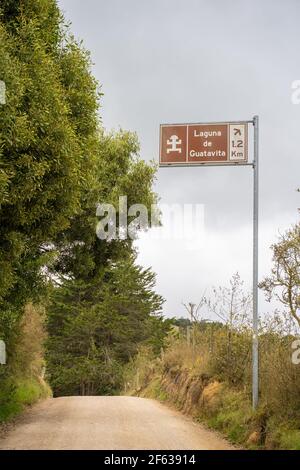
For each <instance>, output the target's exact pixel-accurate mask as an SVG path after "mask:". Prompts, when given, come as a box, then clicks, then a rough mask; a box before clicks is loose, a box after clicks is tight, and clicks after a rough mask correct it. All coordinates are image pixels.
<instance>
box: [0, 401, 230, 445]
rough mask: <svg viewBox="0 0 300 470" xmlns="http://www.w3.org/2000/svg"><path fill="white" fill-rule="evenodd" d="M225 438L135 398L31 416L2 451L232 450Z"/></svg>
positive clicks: (39, 410) (53, 406)
mask: <svg viewBox="0 0 300 470" xmlns="http://www.w3.org/2000/svg"><path fill="white" fill-rule="evenodd" d="M230 448H231V447H230V445H229V444H228V443H227V442H226V441H225V440H223V439H222V438H221V437H219V436H218V435H216V434H215V433H213V432H212V431H209V430H207V429H205V428H204V427H202V426H200V425H198V424H195V423H193V422H192V420H190V419H189V418H186V417H185V416H183V415H181V414H180V413H178V412H177V411H173V410H171V409H169V408H167V407H166V406H164V405H161V404H160V403H158V402H156V401H154V400H148V399H145V398H136V397H66V398H52V399H48V400H45V401H43V402H41V403H39V404H38V405H36V406H34V407H33V408H31V409H30V410H29V411H27V412H26V413H25V414H24V415H23V416H22V418H20V420H19V422H18V424H17V425H16V427H15V428H14V429H12V430H11V431H10V432H9V434H8V435H7V436H6V437H5V438H4V439H1V440H0V449H2V450H4V449H28V450H31V449H34V450H37V449H50V450H52V449H53V450H56V449H57V450H59V449H71V450H73V449H93V450H94V449H96V450H97V449H104V450H118V449H119V450H126V449H129V450H136V449H153V450H161V449H164V450H176V449H182V450H188V449H192V450H196V449H230Z"/></svg>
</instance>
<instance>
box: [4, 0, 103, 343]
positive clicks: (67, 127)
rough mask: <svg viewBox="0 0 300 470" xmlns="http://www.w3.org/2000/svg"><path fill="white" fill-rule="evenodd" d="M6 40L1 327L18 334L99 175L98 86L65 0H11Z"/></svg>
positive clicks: (7, 333)
mask: <svg viewBox="0 0 300 470" xmlns="http://www.w3.org/2000/svg"><path fill="white" fill-rule="evenodd" d="M0 42H1V48H0V80H3V81H4V82H5V84H6V104H5V105H2V106H1V107H0V183H1V188H0V334H1V337H4V339H5V340H6V341H7V342H8V343H9V337H10V333H11V330H12V327H13V326H14V328H15V326H16V322H18V320H19V318H20V315H21V312H22V311H23V307H24V304H25V302H26V301H28V300H29V299H33V300H34V299H35V298H37V297H38V296H39V295H40V293H41V292H42V289H43V285H44V277H43V276H42V267H43V266H44V265H45V264H47V262H48V261H49V246H51V244H52V243H53V242H54V241H55V239H56V237H57V235H58V234H59V233H60V232H61V231H62V230H65V229H66V228H67V227H68V226H69V225H70V220H71V218H72V217H73V216H74V215H75V214H77V213H79V212H80V208H81V195H82V192H84V191H85V190H86V188H87V187H88V186H89V185H90V182H91V180H92V178H93V173H94V154H95V148H96V146H97V142H98V124H97V110H98V98H99V93H98V90H97V84H96V82H95V80H94V78H93V77H92V75H91V73H90V60H89V56H88V54H87V53H86V52H85V51H84V50H83V49H82V47H81V46H80V45H79V44H77V43H76V42H75V41H74V39H72V37H71V36H70V34H69V32H68V30H67V28H66V27H65V26H64V21H63V18H62V16H61V14H60V11H59V9H58V7H57V4H56V1H54V0H2V1H1V4H0ZM50 251H51V250H50Z"/></svg>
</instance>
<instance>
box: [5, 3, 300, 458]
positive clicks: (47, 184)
mask: <svg viewBox="0 0 300 470" xmlns="http://www.w3.org/2000/svg"><path fill="white" fill-rule="evenodd" d="M0 43H1V48H0V80H1V81H3V82H5V85H6V97H5V98H6V100H5V104H1V105H0V340H2V341H4V343H5V345H6V353H7V362H6V364H0V422H6V421H7V420H9V419H10V418H12V417H13V416H15V415H17V414H18V413H19V412H20V411H22V409H23V408H24V406H26V405H31V404H32V403H34V402H36V401H37V400H39V399H41V398H45V397H48V396H51V394H53V395H54V396H61V395H97V394H110V395H111V394H117V393H121V392H122V390H125V393H131V394H139V395H142V396H149V397H154V398H157V399H159V400H162V401H167V402H170V403H173V404H174V406H177V407H178V408H179V409H181V410H182V411H184V412H185V413H189V414H191V415H193V416H194V417H195V419H198V420H200V421H204V422H206V423H207V424H208V425H209V426H210V427H212V428H214V429H217V430H219V431H221V432H222V433H224V434H225V435H226V436H228V438H229V439H230V440H231V441H232V442H234V443H237V444H239V445H241V446H245V447H249V448H259V447H263V448H268V449H271V448H289V449H300V398H299V397H300V365H298V364H297V363H296V362H297V358H299V357H300V354H299V355H298V356H297V351H293V349H292V344H293V342H294V340H295V339H296V338H297V334H298V333H299V327H300V317H299V308H300V273H299V266H300V226H299V224H297V225H295V226H294V227H292V228H291V229H290V230H289V231H288V232H287V233H286V234H284V235H283V236H282V238H281V240H280V241H279V242H278V243H277V244H276V245H274V247H273V254H274V266H273V270H272V272H271V274H270V276H268V277H267V278H266V279H264V280H263V281H262V283H261V285H260V287H261V288H262V289H264V291H265V292H266V295H267V298H272V297H275V298H277V300H278V301H279V302H281V304H282V306H283V309H284V312H281V311H276V312H272V313H271V314H270V315H269V316H265V317H263V318H261V323H260V338H259V339H260V407H259V409H258V410H257V411H256V412H255V413H254V412H253V411H252V408H251V337H252V333H251V314H252V312H251V305H252V303H251V296H250V295H249V294H247V293H245V292H244V288H243V284H242V282H241V280H240V278H239V276H238V274H236V275H235V276H233V278H232V280H231V282H230V285H229V287H227V288H219V289H215V290H213V291H212V293H211V294H210V295H209V296H207V297H203V299H201V302H200V304H199V309H197V308H195V306H193V304H187V305H186V308H187V310H188V312H189V314H190V317H189V319H177V320H175V319H168V320H166V319H164V318H163V317H162V313H161V312H162V305H163V298H162V297H161V296H160V295H159V294H157V293H156V292H155V274H154V273H153V272H152V271H151V269H144V268H142V267H140V266H138V265H137V263H136V252H135V249H134V246H133V241H132V239H128V238H124V237H120V238H118V239H114V238H112V239H110V240H109V241H106V240H101V239H100V238H99V237H98V236H97V226H98V224H99V218H98V217H97V216H96V206H97V204H98V203H106V204H107V203H108V204H112V205H114V207H116V208H117V207H118V203H119V197H121V196H124V195H126V196H127V204H128V207H130V206H132V205H134V204H136V203H139V204H144V205H145V206H146V208H147V209H150V206H151V205H152V204H155V203H156V202H157V195H156V194H155V193H154V192H153V183H154V180H155V172H156V167H155V165H154V164H152V163H145V162H144V161H143V160H141V159H140V157H139V143H138V140H137V137H136V135H135V134H133V133H130V132H127V131H123V130H120V131H118V132H110V133H107V132H106V131H105V130H104V129H103V126H102V123H101V96H102V91H101V88H100V86H99V84H98V83H97V82H96V81H95V79H94V77H93V75H92V73H91V65H92V64H91V60H90V56H89V53H88V52H87V51H86V50H85V49H84V48H83V46H82V44H81V43H80V42H78V41H76V39H75V38H74V37H73V35H72V34H71V32H70V29H69V26H68V25H66V21H65V19H64V18H63V16H62V14H61V12H60V11H59V8H58V6H57V2H56V1H55V0H22V1H21V0H1V4H0ZM117 215H119V214H117ZM132 219H133V217H129V216H127V221H126V222H127V223H130V222H132ZM117 222H119V219H118V218H117ZM157 223H159V221H157ZM141 228H142V227H140V226H139V225H136V227H135V231H136V233H138V231H139V230H140V229H141ZM108 229H109V227H108ZM122 230H123V228H122V225H118V226H117V232H118V231H119V232H118V233H120V234H122ZM208 318H210V319H212V320H211V321H208ZM293 353H296V355H295V357H296V362H295V361H292V354H293Z"/></svg>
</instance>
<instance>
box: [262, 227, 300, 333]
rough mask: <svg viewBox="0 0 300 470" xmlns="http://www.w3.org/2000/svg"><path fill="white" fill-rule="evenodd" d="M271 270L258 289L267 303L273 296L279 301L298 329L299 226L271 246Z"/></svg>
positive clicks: (299, 304) (299, 288) (299, 325)
mask: <svg viewBox="0 0 300 470" xmlns="http://www.w3.org/2000/svg"><path fill="white" fill-rule="evenodd" d="M272 250H273V268H272V271H271V275H270V276H268V277H266V278H265V279H264V280H263V282H261V283H260V285H259V287H260V288H262V289H263V290H264V291H265V293H266V295H267V299H268V301H270V300H271V298H272V297H273V296H275V298H276V299H277V300H279V301H280V302H281V303H282V304H283V305H284V306H285V307H288V309H289V312H290V314H291V316H292V318H293V319H294V321H295V322H296V324H297V325H298V327H300V310H299V309H300V224H299V223H298V224H296V225H294V226H293V227H292V228H291V229H290V230H288V231H287V232H286V233H284V234H283V235H282V236H281V237H280V240H279V242H278V243H275V244H274V245H272Z"/></svg>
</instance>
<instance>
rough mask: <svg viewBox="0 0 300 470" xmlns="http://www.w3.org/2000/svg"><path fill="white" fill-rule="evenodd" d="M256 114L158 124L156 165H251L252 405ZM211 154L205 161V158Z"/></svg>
mask: <svg viewBox="0 0 300 470" xmlns="http://www.w3.org/2000/svg"><path fill="white" fill-rule="evenodd" d="M258 121H259V119H258V116H254V117H253V119H252V121H229V122H225V123H224V122H222V123H217V122H214V123H198V124H197V123H196V124H195V123H194V124H191V123H189V124H161V126H160V157H159V166H160V167H161V168H168V167H171V166H175V167H185V166H246V165H249V166H250V165H251V166H252V167H253V179H254V183H253V320H252V322H253V323H252V325H253V326H252V328H253V331H252V334H253V339H252V405H253V409H256V408H257V406H258V398H259V397H258V395H259V380H258V378H259V367H258V366H259V361H258V189H259V184H258V158H259V155H258ZM250 123H251V124H252V125H253V126H254V157H253V162H252V163H250V162H249V163H248V124H250ZM207 156H208V157H213V158H212V160H211V161H207V160H206V157H207Z"/></svg>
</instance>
